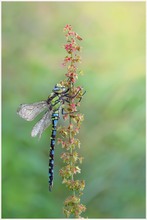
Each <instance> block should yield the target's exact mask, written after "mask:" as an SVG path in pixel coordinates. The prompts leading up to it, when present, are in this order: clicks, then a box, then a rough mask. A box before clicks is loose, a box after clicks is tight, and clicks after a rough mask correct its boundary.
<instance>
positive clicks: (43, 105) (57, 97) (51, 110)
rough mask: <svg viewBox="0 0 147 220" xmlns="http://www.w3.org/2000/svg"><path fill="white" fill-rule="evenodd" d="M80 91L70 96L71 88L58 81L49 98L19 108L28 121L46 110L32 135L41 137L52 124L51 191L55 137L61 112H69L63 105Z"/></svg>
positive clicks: (50, 154)
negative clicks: (65, 110)
mask: <svg viewBox="0 0 147 220" xmlns="http://www.w3.org/2000/svg"><path fill="white" fill-rule="evenodd" d="M79 91H80V90H79ZM79 91H78V92H77V93H76V94H75V95H74V96H70V95H69V88H66V87H65V86H63V85H61V84H60V83H57V84H56V85H55V86H54V88H53V90H52V93H51V94H50V95H49V96H48V99H47V100H45V101H40V102H35V103H32V104H21V105H20V106H19V108H18V110H17V114H18V115H19V116H20V117H21V118H23V119H25V120H26V121H33V120H34V119H35V118H36V117H37V116H38V115H39V114H40V113H41V112H43V111H44V114H43V117H42V118H41V119H40V120H39V121H38V122H37V123H36V124H35V125H34V127H33V129H32V131H31V136H32V137H36V136H38V137H39V138H40V137H41V135H42V133H43V131H44V130H45V129H46V128H48V127H49V126H50V124H52V129H51V130H52V132H51V137H50V152H49V169H48V182H49V191H52V187H53V178H54V150H55V138H56V132H57V124H58V120H59V118H60V117H59V116H60V112H61V113H62V114H68V113H65V112H64V108H63V105H64V103H65V102H68V103H69V102H70V101H69V100H70V99H72V98H74V97H76V96H77V94H78V93H79ZM80 100H81V98H80ZM70 113H71V112H70Z"/></svg>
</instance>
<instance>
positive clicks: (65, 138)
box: [58, 25, 86, 218]
mask: <svg viewBox="0 0 147 220" xmlns="http://www.w3.org/2000/svg"><path fill="white" fill-rule="evenodd" d="M64 32H65V37H66V41H67V43H66V44H65V45H64V49H65V50H66V52H67V55H66V56H65V58H64V61H63V66H64V67H66V68H67V73H66V74H65V76H66V79H65V80H63V81H62V82H61V84H62V85H64V86H66V87H67V89H68V90H69V93H68V94H69V95H68V96H67V102H66V103H65V104H64V111H65V114H64V115H63V118H64V120H68V125H67V126H62V127H59V128H58V130H59V133H60V136H61V138H58V143H60V144H61V146H62V148H63V149H64V152H63V153H62V154H61V159H62V161H63V163H64V164H65V165H64V167H62V168H61V170H60V171H59V172H60V175H61V177H62V179H63V181H62V183H63V184H65V186H66V187H67V188H68V189H69V190H70V191H71V195H70V196H69V197H68V198H66V200H65V202H64V208H63V212H64V214H65V216H66V217H67V218H69V217H75V218H80V217H81V216H80V215H81V213H82V212H84V211H85V210H86V207H85V206H84V205H83V204H81V202H80V197H81V195H82V194H83V193H82V191H83V190H84V187H85V181H84V180H77V179H75V175H76V174H79V173H80V172H81V169H80V168H79V164H80V163H82V161H83V157H81V156H80V155H79V153H78V152H77V149H78V148H80V140H79V139H78V138H76V137H75V136H76V135H77V134H78V133H79V130H80V126H81V123H82V121H83V120H84V116H83V114H81V113H79V111H78V110H77V108H78V107H79V106H80V101H81V99H82V97H83V95H84V92H83V88H82V87H80V86H75V83H76V81H77V79H78V74H80V73H81V71H79V70H78V63H79V62H81V57H80V55H79V53H80V51H81V47H80V45H79V42H80V41H81V40H82V38H81V37H80V36H79V35H78V34H77V33H76V32H74V31H73V29H72V27H71V25H66V26H65V28H64Z"/></svg>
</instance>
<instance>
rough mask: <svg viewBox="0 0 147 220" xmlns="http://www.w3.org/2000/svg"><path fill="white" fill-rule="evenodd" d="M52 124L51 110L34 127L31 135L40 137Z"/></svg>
mask: <svg viewBox="0 0 147 220" xmlns="http://www.w3.org/2000/svg"><path fill="white" fill-rule="evenodd" d="M50 124H51V112H49V111H47V112H46V113H45V114H44V116H43V117H42V118H41V119H40V121H38V122H37V123H36V124H35V126H34V127H33V129H32V132H31V136H32V137H36V136H37V135H38V137H39V138H40V137H41V135H42V132H43V131H44V130H45V129H46V128H47V127H48V126H49V125H50Z"/></svg>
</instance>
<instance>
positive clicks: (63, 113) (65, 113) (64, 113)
mask: <svg viewBox="0 0 147 220" xmlns="http://www.w3.org/2000/svg"><path fill="white" fill-rule="evenodd" d="M61 112H62V115H67V114H71V113H75V112H78V111H73V112H64V108H62V110H61Z"/></svg>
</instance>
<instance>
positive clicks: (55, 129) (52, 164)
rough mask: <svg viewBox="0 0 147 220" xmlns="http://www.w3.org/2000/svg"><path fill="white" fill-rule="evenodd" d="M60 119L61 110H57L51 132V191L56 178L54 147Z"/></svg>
mask: <svg viewBox="0 0 147 220" xmlns="http://www.w3.org/2000/svg"><path fill="white" fill-rule="evenodd" d="M58 119H59V112H58V111H55V112H53V113H52V134H51V144H50V153H49V191H51V189H52V186H53V178H54V149H55V138H56V132H57V123H58Z"/></svg>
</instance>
